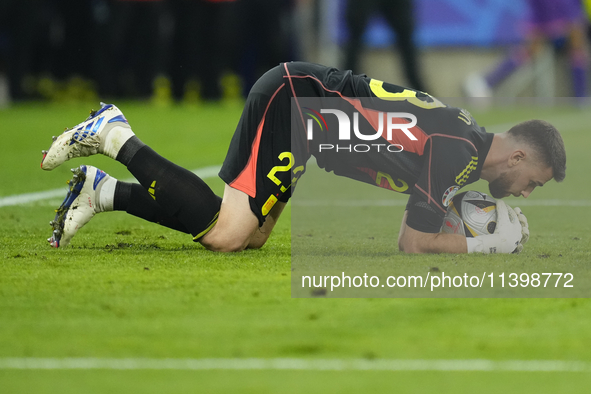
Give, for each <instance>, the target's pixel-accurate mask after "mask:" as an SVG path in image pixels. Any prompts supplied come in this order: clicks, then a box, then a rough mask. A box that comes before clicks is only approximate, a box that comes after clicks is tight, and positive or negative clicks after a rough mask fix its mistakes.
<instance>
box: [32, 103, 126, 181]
mask: <svg viewBox="0 0 591 394" xmlns="http://www.w3.org/2000/svg"><path fill="white" fill-rule="evenodd" d="M133 136H134V133H133V131H131V127H130V126H129V123H128V122H127V119H126V118H125V116H124V115H123V113H122V112H121V111H120V110H119V108H117V107H116V106H114V105H113V104H105V103H101V109H99V110H98V111H91V112H90V116H89V117H88V118H87V119H86V120H85V121H84V122H82V123H80V124H78V125H76V126H74V127H72V128H70V129H66V131H64V133H63V134H62V135H60V136H59V137H53V143H52V144H51V146H50V147H49V149H48V150H46V151H43V152H42V153H43V159H42V160H41V168H42V169H44V170H53V169H54V168H56V167H58V166H59V165H60V164H62V163H63V162H65V161H67V160H70V159H72V158H74V157H86V156H90V155H96V154H97V153H102V154H104V155H106V156H109V157H111V158H113V159H115V158H116V157H117V154H118V153H119V150H120V149H121V147H122V146H123V144H125V142H126V141H127V140H128V139H130V138H131V137H133Z"/></svg>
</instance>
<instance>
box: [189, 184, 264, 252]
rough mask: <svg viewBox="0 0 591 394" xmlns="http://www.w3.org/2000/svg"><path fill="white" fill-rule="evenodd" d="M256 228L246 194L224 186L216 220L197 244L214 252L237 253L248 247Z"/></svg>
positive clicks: (256, 224) (256, 220)
mask: <svg viewBox="0 0 591 394" xmlns="http://www.w3.org/2000/svg"><path fill="white" fill-rule="evenodd" d="M258 228H259V220H258V218H257V217H256V216H255V214H254V213H253V212H252V210H251V209H250V203H249V196H248V194H246V193H244V192H242V191H240V190H238V189H234V188H233V187H230V186H228V185H226V188H225V189H224V197H223V199H222V206H221V208H220V214H219V216H218V220H217V222H216V224H215V225H214V226H213V228H212V229H211V230H210V231H209V232H208V233H207V234H205V235H204V236H203V237H202V238H201V239H200V240H199V242H200V243H201V244H202V245H203V246H205V247H206V248H207V249H209V250H213V251H216V252H238V251H241V250H244V249H246V247H248V246H249V244H250V242H251V239H252V237H253V235H254V234H255V232H256V231H257V230H258Z"/></svg>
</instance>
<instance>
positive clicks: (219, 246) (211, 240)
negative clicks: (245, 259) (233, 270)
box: [199, 236, 249, 253]
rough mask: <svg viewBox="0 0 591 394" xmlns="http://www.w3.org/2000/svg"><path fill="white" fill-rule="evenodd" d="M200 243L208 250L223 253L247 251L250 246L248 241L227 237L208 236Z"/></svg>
mask: <svg viewBox="0 0 591 394" xmlns="http://www.w3.org/2000/svg"><path fill="white" fill-rule="evenodd" d="M199 242H200V243H201V245H203V246H204V247H205V248H206V249H207V250H211V251H213V252H222V253H230V252H240V251H243V250H244V249H246V247H247V246H248V244H249V240H248V239H241V238H238V237H227V236H206V237H203V238H202V239H201V240H200V241H199Z"/></svg>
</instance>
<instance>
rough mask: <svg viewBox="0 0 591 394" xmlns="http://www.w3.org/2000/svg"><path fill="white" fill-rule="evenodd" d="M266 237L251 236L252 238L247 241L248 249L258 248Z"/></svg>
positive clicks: (265, 240) (262, 244)
mask: <svg viewBox="0 0 591 394" xmlns="http://www.w3.org/2000/svg"><path fill="white" fill-rule="evenodd" d="M268 239H269V236H268V235H263V236H255V237H252V239H251V240H250V242H249V243H248V249H260V248H262V247H263V246H264V245H265V243H266V242H267V240H268Z"/></svg>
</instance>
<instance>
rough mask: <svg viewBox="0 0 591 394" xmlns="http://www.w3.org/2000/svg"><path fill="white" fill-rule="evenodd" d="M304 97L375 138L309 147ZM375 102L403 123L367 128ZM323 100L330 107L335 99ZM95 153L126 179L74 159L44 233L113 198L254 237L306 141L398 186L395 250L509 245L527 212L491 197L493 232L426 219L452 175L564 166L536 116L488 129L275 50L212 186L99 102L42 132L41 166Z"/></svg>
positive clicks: (57, 234)
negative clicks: (400, 207)
mask: <svg viewBox="0 0 591 394" xmlns="http://www.w3.org/2000/svg"><path fill="white" fill-rule="evenodd" d="M309 97H315V98H323V99H324V98H334V99H336V100H340V103H341V104H342V107H344V108H349V109H350V110H351V111H357V112H358V113H357V114H356V115H355V120H356V121H357V123H356V127H357V128H358V129H359V130H360V131H359V130H357V129H355V131H356V133H355V136H352V137H351V140H350V141H349V142H360V143H364V142H367V139H368V136H370V137H371V138H373V139H374V141H372V142H376V143H379V144H375V146H382V147H388V149H385V148H383V149H381V150H380V149H378V151H377V152H375V153H371V154H369V153H363V154H359V155H343V154H342V152H339V151H338V149H337V150H335V149H328V150H327V149H324V150H323V149H321V148H319V147H314V146H313V144H311V143H310V141H309V138H308V139H307V138H306V136H308V137H309V134H306V132H305V131H304V130H305V129H306V122H305V120H304V116H303V115H302V108H301V106H300V104H299V101H300V100H301V99H302V98H309ZM362 98H364V99H363V100H365V101H363V100H361V99H362ZM292 99H293V100H294V103H295V105H296V107H295V108H297V111H298V112H299V114H298V113H296V115H295V119H301V122H299V121H297V122H295V123H296V126H295V128H296V129H295V132H294V133H295V134H294V136H295V137H296V138H295V139H294V141H295V142H294V144H295V145H297V146H294V147H293V150H292V140H291V136H292V124H291V119H292V117H291V101H292ZM368 103H369V104H368ZM363 105H365V107H364V106H363ZM308 109H309V108H308ZM385 109H386V110H388V111H395V112H396V113H397V114H398V116H401V114H402V115H404V114H406V120H403V124H402V126H403V127H402V128H401V130H402V131H405V132H404V133H402V132H396V133H392V132H391V130H390V132H389V133H388V134H387V133H386V132H385V131H384V133H383V134H381V131H382V126H383V124H382V120H381V119H380V122H379V123H380V124H379V128H378V125H377V122H376V121H374V120H375V118H374V119H373V120H372V116H375V114H379V116H380V117H381V116H382V112H379V111H384V110H385ZM313 112H315V113H316V115H318V116H320V118H322V121H323V122H324V124H325V126H326V132H324V133H318V134H317V135H321V137H320V138H321V142H324V143H326V144H325V146H330V145H333V146H334V144H336V143H338V142H339V141H340V140H338V137H340V136H339V135H338V134H339V133H336V132H335V131H336V130H339V127H338V126H340V123H339V124H338V125H337V126H335V124H336V121H337V120H339V121H340V120H341V119H340V118H339V119H337V118H338V116H332V115H331V116H325V118H326V119H325V118H324V117H322V116H321V115H320V113H318V111H313ZM321 112H322V111H321ZM323 113H328V114H336V113H335V110H332V112H330V111H328V110H327V111H324V112H323ZM310 114H311V115H312V113H310ZM359 114H361V115H360V116H359ZM311 115H310V116H311ZM388 115H390V113H388ZM318 116H317V117H316V118H315V119H316V120H318ZM402 117H403V118H404V116H402ZM408 119H410V120H411V121H410V122H409V123H404V122H407V121H408ZM413 119H414V120H413ZM327 121H328V122H329V123H328V124H327V123H326V122H327ZM389 121H391V119H390V120H389ZM398 121H400V119H398ZM298 122H299V123H298ZM309 124H310V123H309ZM318 124H320V122H318ZM329 126H330V127H329ZM398 126H401V124H398ZM405 127H406V128H405ZM300 129H301V130H300ZM329 130H331V131H330V132H329ZM339 131H340V130H339ZM398 131H400V130H398ZM360 134H361V135H360ZM298 138H299V139H298ZM341 142H342V141H341ZM321 145H322V144H321ZM372 146H374V145H372ZM390 147H396V149H393V150H391V149H389V148H390ZM401 147H402V149H400V148H401ZM296 150H297V151H298V152H297V154H295V155H294V153H296V152H295V151H296ZM292 152H293V153H292ZM97 153H100V154H103V155H106V156H109V157H111V158H113V159H115V160H117V161H119V162H121V163H122V164H123V165H125V166H126V167H127V169H128V170H129V171H130V172H131V173H132V174H133V175H134V176H135V178H136V179H137V180H138V181H139V183H140V184H132V183H125V182H120V181H118V180H116V179H114V178H112V177H110V176H109V175H107V174H105V173H104V172H103V171H101V170H99V169H97V168H94V167H91V166H81V167H79V168H77V169H76V170H74V179H73V180H72V182H70V192H69V193H68V196H67V197H66V199H65V200H64V202H63V204H62V206H61V207H60V208H59V209H58V212H57V215H56V218H55V220H54V221H52V226H53V229H54V231H53V235H52V236H51V238H49V240H48V241H49V243H50V244H51V246H53V247H63V246H66V245H68V244H69V243H70V241H71V240H72V237H73V236H74V235H75V234H76V232H77V231H78V230H79V229H80V228H81V227H82V226H84V225H85V224H86V223H87V222H88V221H89V220H90V219H91V218H92V217H93V216H94V215H95V214H96V213H100V212H106V211H126V212H128V213H130V214H132V215H135V216H138V217H141V218H143V219H146V220H148V221H151V222H154V223H158V224H160V225H163V226H166V227H169V228H172V229H175V230H178V231H182V232H185V233H190V234H192V236H193V239H194V240H195V241H197V242H200V243H201V244H202V245H203V246H205V247H206V248H207V249H210V250H214V251H223V252H230V251H240V250H243V249H245V248H260V247H261V246H263V245H264V244H265V242H266V240H267V239H268V237H269V235H270V234H271V231H272V229H273V227H274V225H275V223H276V222H277V220H278V219H279V216H280V215H281V212H282V210H283V208H284V207H285V204H286V203H287V201H288V200H289V198H290V196H291V193H292V190H293V189H294V187H295V184H296V181H297V179H298V178H299V177H300V176H302V174H303V173H304V172H305V165H306V162H307V160H308V158H310V156H312V155H313V156H315V157H316V160H317V162H318V164H319V165H320V166H321V167H322V168H325V169H326V170H327V171H334V172H335V174H337V175H342V176H346V177H349V178H352V179H355V180H358V181H363V182H367V183H371V184H374V185H377V186H380V187H384V188H388V189H391V190H394V191H398V192H402V193H406V194H409V195H410V198H409V200H408V204H407V206H406V211H405V213H404V217H403V220H402V226H401V229H400V234H399V238H398V245H399V247H400V250H402V251H404V252H409V253H441V252H447V253H466V252H468V253H471V252H482V253H512V252H514V251H515V252H519V251H520V250H521V249H522V248H523V246H522V245H523V243H524V242H525V241H527V238H528V233H529V230H528V229H527V220H526V219H525V216H523V214H522V213H521V211H520V210H518V209H516V210H515V211H514V210H512V209H511V208H510V207H508V206H507V205H506V204H504V203H503V202H502V201H498V224H497V228H496V231H495V233H494V234H491V235H482V236H477V237H474V238H466V237H465V236H462V235H458V234H444V233H440V228H441V225H442V222H443V218H444V216H445V213H446V208H447V206H448V205H449V202H450V201H451V198H452V197H453V195H454V194H455V193H456V192H457V191H458V190H459V189H460V187H463V186H465V185H467V184H470V183H472V182H475V181H476V180H478V179H480V178H482V179H485V180H487V181H488V182H489V188H490V192H491V194H492V196H493V197H495V198H502V197H506V196H509V195H514V196H523V197H527V196H529V194H530V193H531V192H532V191H533V190H534V189H535V188H536V187H537V186H542V185H543V184H545V183H546V182H548V181H549V180H551V179H552V178H554V179H556V180H557V181H559V182H560V181H562V180H563V179H564V177H565V168H566V153H565V150H564V144H563V142H562V138H561V136H560V134H559V133H558V131H557V130H556V129H555V128H554V127H553V126H552V125H550V124H549V123H547V122H544V121H540V120H531V121H527V122H523V123H520V124H518V125H516V126H514V127H512V128H511V129H510V130H509V131H507V132H505V133H501V134H491V133H487V132H486V131H485V130H484V128H482V127H480V126H478V124H477V123H476V121H475V120H474V118H472V116H471V115H470V114H469V113H468V112H467V111H466V110H463V109H459V108H454V107H448V106H446V105H445V104H443V103H441V102H440V101H439V100H437V99H435V98H433V97H431V96H430V95H428V94H426V93H423V92H419V91H415V90H412V89H406V88H402V87H399V86H396V85H392V84H389V83H385V82H382V81H378V80H375V79H371V78H368V77H366V76H365V75H353V74H352V73H351V72H350V71H339V70H337V69H334V68H329V67H324V66H320V65H316V64H310V63H301V62H294V63H282V64H280V65H279V66H277V67H275V68H273V69H271V70H270V71H268V72H267V73H266V74H265V75H263V76H262V77H261V78H260V79H259V81H258V82H257V83H256V84H255V85H254V87H253V88H252V90H251V92H250V94H249V96H248V98H247V100H246V104H245V108H244V112H243V114H242V117H241V119H240V121H239V123H238V126H237V129H236V132H235V134H234V137H233V138H232V141H231V143H230V147H229V150H228V154H227V156H226V159H225V161H224V164H223V166H222V169H221V171H220V174H219V175H220V177H221V178H222V180H224V182H225V183H226V186H225V190H224V195H223V198H220V197H218V196H216V195H215V194H214V193H213V192H212V191H211V189H210V188H209V187H208V186H207V185H206V184H205V183H204V182H203V181H202V180H201V179H200V178H199V177H197V176H196V175H195V174H193V173H192V172H190V171H188V170H186V169H183V168H181V167H179V166H177V165H175V164H173V163H171V162H170V161H168V160H166V159H165V158H163V157H161V156H160V155H158V154H157V153H156V152H155V151H154V150H152V149H151V148H150V147H148V146H147V145H145V144H144V143H142V142H141V140H140V139H139V138H138V137H136V136H135V134H134V133H133V132H132V130H131V127H130V125H129V123H128V122H127V120H126V118H125V117H124V116H123V114H122V113H121V111H120V110H119V109H118V108H117V107H115V106H113V105H103V106H102V108H101V109H100V110H99V111H96V112H93V113H91V116H90V117H89V118H88V119H86V120H85V121H84V122H82V123H80V124H79V125H77V126H74V127H73V128H72V129H69V130H67V131H66V132H64V133H63V134H62V135H60V136H59V137H57V138H54V142H53V143H52V145H51V147H50V148H49V150H48V151H44V156H43V161H42V163H41V167H42V168H43V169H45V170H51V169H53V168H55V167H57V166H59V165H61V164H62V163H63V162H65V161H66V160H69V159H71V158H74V157H84V156H90V155H94V154H97ZM196 153H197V154H198V152H196Z"/></svg>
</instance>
